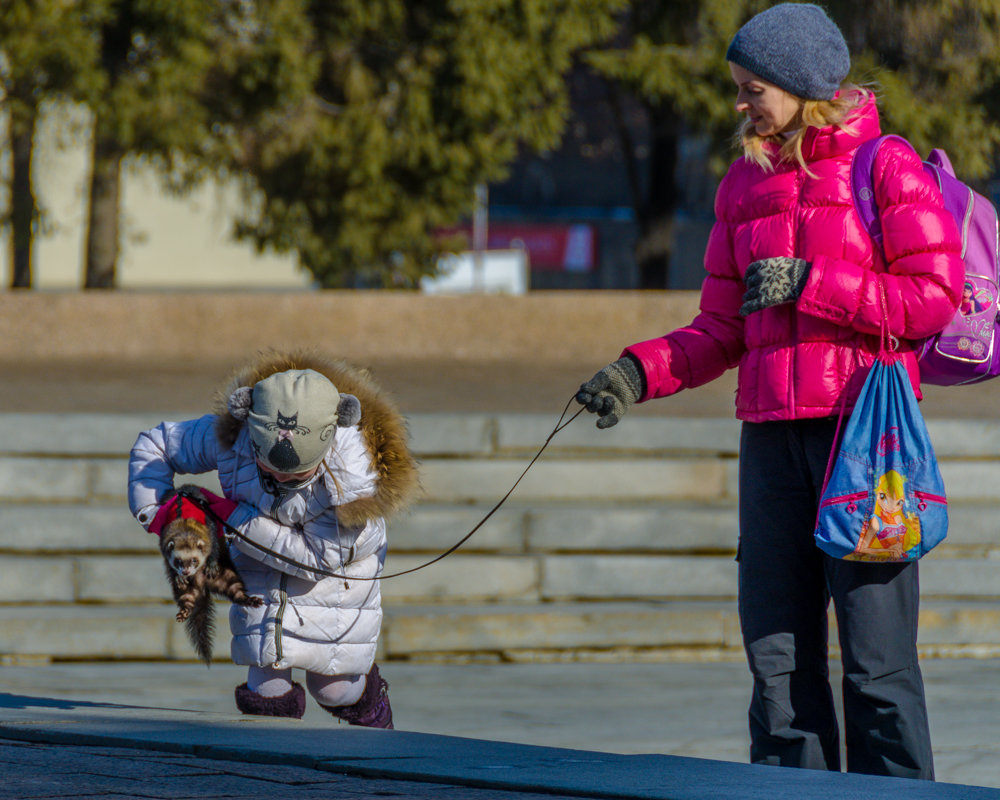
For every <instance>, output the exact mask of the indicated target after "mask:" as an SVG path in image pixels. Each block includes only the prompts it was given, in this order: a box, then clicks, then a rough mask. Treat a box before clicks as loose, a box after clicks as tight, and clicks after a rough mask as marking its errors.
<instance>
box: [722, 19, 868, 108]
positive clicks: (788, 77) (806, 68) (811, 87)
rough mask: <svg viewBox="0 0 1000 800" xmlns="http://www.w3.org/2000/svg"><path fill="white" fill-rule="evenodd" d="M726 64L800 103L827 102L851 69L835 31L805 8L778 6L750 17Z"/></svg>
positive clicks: (828, 21)
mask: <svg viewBox="0 0 1000 800" xmlns="http://www.w3.org/2000/svg"><path fill="white" fill-rule="evenodd" d="M726 61H732V62H733V63H734V64H737V65H739V66H741V67H743V68H744V69H748V70H750V72H752V73H753V74H754V75H757V76H758V77H760V78H763V79H764V80H765V81H768V82H769V83H773V84H774V85H775V86H780V87H781V88H782V89H784V90H785V91H786V92H789V93H791V94H793V95H795V96H796V97H801V98H803V99H805V100H829V99H831V98H832V97H833V96H834V94H836V92H837V90H838V89H839V88H840V84H841V83H842V82H843V80H844V78H846V77H847V73H848V72H849V71H850V69H851V54H850V52H848V49H847V42H845V41H844V36H843V34H842V33H841V32H840V28H838V27H837V25H836V23H835V22H834V21H833V20H831V19H830V18H829V17H828V16H827V15H826V12H825V11H824V10H823V9H822V8H820V7H819V6H816V5H813V4H811V3H780V4H779V5H776V6H773V7H772V8H769V9H767V11H761V12H760V13H759V14H757V16H755V17H752V18H751V19H750V21H749V22H747V24H746V25H744V26H743V27H742V28H740V29H739V30H738V31H737V32H736V35H735V36H734V37H733V40H732V42H730V43H729V49H728V50H727V51H726Z"/></svg>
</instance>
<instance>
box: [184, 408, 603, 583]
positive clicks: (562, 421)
mask: <svg viewBox="0 0 1000 800" xmlns="http://www.w3.org/2000/svg"><path fill="white" fill-rule="evenodd" d="M573 400H574V397H571V398H570V399H569V401H568V402H567V403H566V407H565V408H563V412H562V414H560V415H559V421H558V422H556V425H555V427H554V428H553V429H552V433H550V434H549V435H548V436H547V437H546V439H545V441H544V442H543V443H542V446H541V447H540V448H538V452H537V453H535V455H534V457H533V458H532V459H531V461H529V462H528V466H526V467H525V468H524V471H523V472H522V473H521V474H520V476H519V477H518V479H517V480H516V481H514V485H513V486H511V487H510V489H509V490H508V492H507V494H505V495H504V496H503V497H501V498H500V500H499V502H497V504H496V505H495V506H493V508H491V509H490V510H489V511H488V512H487V514H486V516H484V517H483V518H482V519H481V520H479V522H478V523H476V525H475V527H474V528H473V529H472V530H471V531H469V532H468V533H467V534H465V536H463V537H462V538H461V539H459V540H458V541H457V542H455V544H453V545H452V546H451V547H449V548H448V549H447V550H445V551H444V552H443V553H441V554H440V555H438V556H435V557H434V558H432V559H431V560H430V561H427V562H424V563H423V564H420V565H418V566H416V567H411V568H410V569H405V570H403V571H402V572H393V573H391V574H390V575H379V576H378V577H375V578H369V577H362V576H359V575H343V574H341V573H338V572H331V571H329V570H325V569H322V568H320V567H310V566H308V565H306V564H300V563H299V562H298V561H295V560H294V559H291V558H289V557H288V556H285V555H282V554H281V553H276V552H275V551H274V550H271V549H270V548H267V547H264V546H263V545H260V544H257V543H256V542H254V541H251V540H250V539H248V538H247V537H246V536H245V535H244V534H242V533H240V531H238V530H237V529H236V528H234V527H233V526H232V525H230V524H229V523H228V522H226V521H225V520H224V519H222V517H220V516H219V515H218V514H216V513H215V512H214V511H213V510H212V509H211V508H209V506H208V503H207V502H205V500H204V499H202V498H201V497H200V496H198V495H194V494H190V493H188V492H186V491H184V490H183V489H180V490H178V495H181V496H183V497H186V498H187V499H188V500H190V501H191V502H192V503H194V504H195V505H196V506H198V507H199V508H200V509H201V510H202V511H204V512H205V514H207V515H208V516H210V517H212V519H214V520H215V521H216V522H218V523H219V524H220V525H222V527H223V528H224V529H225V531H226V534H227V536H226V539H227V540H229V539H232V538H237V539H239V540H241V541H243V542H246V543H247V544H248V545H250V546H251V547H254V548H256V549H257V550H260V551H261V552H262V553H266V554H267V555H269V556H271V557H272V558H276V559H278V560H279V561H284V562H285V563H286V564H289V565H290V566H293V567H297V568H298V569H302V570H305V571H307V572H312V573H315V574H317V575H323V576H325V577H328V578H340V579H341V580H345V581H378V580H388V579H389V578H398V577H399V576H400V575H409V574H410V573H411V572H416V571H417V570H421V569H424V568H425V567H429V566H430V565H431V564H436V563H437V562H438V561H440V560H441V559H443V558H447V557H448V556H450V555H451V554H452V553H454V552H455V551H456V550H458V548H459V547H461V546H462V545H463V544H465V543H466V542H467V541H469V539H471V538H472V536H473V534H475V533H476V531H478V530H479V529H480V528H481V527H483V525H485V524H486V521H487V520H488V519H489V518H490V517H492V516H493V515H494V514H495V513H496V512H497V511H498V510H499V509H500V506H502V505H503V504H504V503H506V502H507V499H508V498H509V497H510V496H511V495H512V494H513V493H514V490H515V489H516V488H517V486H518V484H519V483H520V482H521V481H522V480H523V478H524V476H525V475H527V474H528V470H530V469H531V468H532V467H533V466H534V465H535V462H536V461H538V459H539V458H540V457H541V455H542V453H544V452H545V448H546V447H548V446H549V442H551V441H552V440H553V439H554V438H555V436H556V434H557V433H559V432H560V431H561V430H562V429H563V428H565V427H566V426H567V425H569V424H570V423H571V422H572V421H573V420H575V419H576V418H577V417H578V416H580V414H582V413H583V412H584V411H585V410H586V408H585V407H582V408H580V409H579V410H578V411H577V412H576V413H575V414H574V415H573V416H571V417H570V418H569V419H566V414H567V413H568V412H569V408H570V405H572V403H573Z"/></svg>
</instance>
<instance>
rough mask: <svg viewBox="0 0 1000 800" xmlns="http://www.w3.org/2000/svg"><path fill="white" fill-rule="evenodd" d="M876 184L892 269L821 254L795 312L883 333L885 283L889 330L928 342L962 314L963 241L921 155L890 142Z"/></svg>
mask: <svg viewBox="0 0 1000 800" xmlns="http://www.w3.org/2000/svg"><path fill="white" fill-rule="evenodd" d="M874 185H875V199H876V203H877V205H878V208H879V210H880V211H879V213H880V218H881V221H882V231H883V235H884V241H883V249H884V254H885V263H886V267H887V272H885V273H881V274H880V273H878V272H876V271H873V270H871V269H869V268H867V267H865V266H861V265H859V264H854V263H851V262H849V261H845V260H843V259H838V258H829V257H826V256H818V257H816V258H815V259H814V260H813V263H812V269H811V270H810V272H809V278H808V280H807V281H806V285H805V289H804V290H803V293H802V296H801V297H800V298H799V300H798V305H797V308H798V310H799V311H801V312H803V313H805V314H809V315H811V316H814V317H819V318H821V319H825V320H828V321H830V322H833V323H834V324H837V325H842V326H851V327H853V328H854V329H855V330H858V331H860V332H862V333H869V334H878V333H879V330H880V325H881V320H882V317H883V313H882V308H881V302H880V300H879V284H883V285H884V287H885V292H886V307H887V310H888V323H889V332H890V333H892V334H894V335H895V336H898V337H899V338H902V339H923V338H925V337H927V336H930V335H932V334H935V333H937V332H939V331H940V330H941V329H942V328H943V327H944V326H945V325H946V324H948V322H949V321H950V320H951V318H952V317H953V316H954V314H955V311H956V310H957V309H958V304H959V302H960V300H961V295H962V282H963V279H964V276H965V266H964V264H963V262H962V258H961V249H962V241H961V236H960V234H959V231H958V228H957V226H956V225H955V221H954V220H953V219H952V217H951V215H950V214H949V213H948V212H947V211H946V210H945V208H944V205H943V201H942V199H941V193H940V191H939V190H938V188H937V186H936V185H935V183H934V181H933V179H932V178H931V177H930V176H929V175H928V174H927V173H926V172H925V171H924V169H923V167H922V166H921V163H920V158H919V157H918V156H917V154H916V153H915V152H913V150H911V149H910V148H908V147H906V146H905V145H904V144H902V143H901V142H895V141H889V142H886V144H885V145H883V147H882V148H881V150H880V151H879V156H878V159H877V160H876V162H875V168H874Z"/></svg>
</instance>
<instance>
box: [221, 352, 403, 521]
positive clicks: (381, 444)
mask: <svg viewBox="0 0 1000 800" xmlns="http://www.w3.org/2000/svg"><path fill="white" fill-rule="evenodd" d="M290 369H311V370H315V371H316V372H319V373H320V374H321V375H324V376H326V377H327V378H329V379H330V381H331V382H332V383H333V385H334V386H336V387H337V390H338V391H339V392H341V393H342V394H351V395H354V396H355V397H357V398H358V400H359V401H360V403H361V420H360V422H359V423H358V427H359V429H360V430H361V434H362V436H363V437H364V440H365V442H366V443H367V445H368V451H369V453H370V454H371V457H372V466H373V468H374V469H375V471H376V473H377V474H378V485H377V487H376V490H375V494H374V495H373V496H372V497H366V498H362V499H360V500H354V501H352V502H350V503H347V504H345V505H342V506H339V507H338V509H337V516H338V518H339V519H340V521H341V522H342V523H343V524H345V525H350V526H354V525H362V524H364V523H365V522H367V521H368V520H370V519H373V518H375V517H391V516H393V515H394V514H398V513H399V512H401V511H403V510H405V509H406V508H407V507H408V506H409V505H410V504H411V503H412V502H414V500H415V499H416V497H417V494H418V493H419V489H420V483H419V478H418V475H417V465H416V461H415V460H414V459H413V456H412V455H411V454H410V450H409V446H408V435H407V429H406V422H405V420H404V418H403V416H402V414H401V413H400V412H399V411H398V410H397V409H396V406H395V404H394V403H393V402H392V401H391V400H390V399H389V398H388V397H386V395H385V393H384V392H383V391H382V389H381V388H380V387H379V386H378V385H377V384H376V383H375V381H374V379H373V378H372V376H371V374H370V373H369V372H368V371H367V370H364V369H360V368H358V367H354V366H352V365H350V364H348V363H346V362H344V361H339V360H335V359H328V358H324V357H323V356H320V355H317V354H315V353H314V352H311V351H304V350H292V351H279V350H267V351H264V352H262V353H260V354H259V355H258V356H257V358H255V359H254V360H253V361H251V362H250V363H248V364H247V365H245V366H244V367H242V368H241V369H238V370H237V371H236V372H235V373H234V374H233V375H232V377H231V378H230V380H229V381H228V382H227V383H226V385H225V386H224V387H223V388H222V389H221V390H220V391H219V392H218V393H217V394H216V398H215V413H216V415H217V420H216V424H215V435H216V438H217V439H218V440H219V443H220V444H221V445H222V446H223V447H224V448H226V449H230V448H232V446H233V445H234V444H235V442H236V439H237V437H238V436H239V434H240V431H241V430H242V428H243V426H244V425H245V424H246V423H245V421H242V420H238V419H236V418H235V417H234V416H233V415H232V414H231V413H230V411H229V397H230V395H232V393H233V392H234V391H236V389H238V388H239V387H241V386H249V387H253V386H254V384H256V383H257V382H258V381H261V380H263V379H264V378H267V377H268V376H270V375H273V374H275V373H277V372H284V371H286V370H290Z"/></svg>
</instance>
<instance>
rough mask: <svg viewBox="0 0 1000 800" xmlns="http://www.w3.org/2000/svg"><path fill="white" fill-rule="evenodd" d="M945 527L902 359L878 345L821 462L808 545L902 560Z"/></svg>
mask: <svg viewBox="0 0 1000 800" xmlns="http://www.w3.org/2000/svg"><path fill="white" fill-rule="evenodd" d="M883 341H885V332H884V331H883ZM838 428H839V426H838ZM834 444H835V445H836V441H835V442H834ZM832 460H833V455H832V454H831V461H832ZM947 533H948V501H947V500H946V499H945V491H944V481H943V480H942V479H941V471H940V470H939V469H938V463H937V459H936V458H935V457H934V448H933V447H932V446H931V440H930V437H929V436H928V435H927V426H926V425H925V424H924V419H923V416H922V415H921V413H920V409H919V408H918V407H917V399H916V397H915V396H914V394H913V387H912V386H911V385H910V379H909V377H908V376H907V374H906V370H905V368H904V367H903V364H902V361H901V360H900V358H899V356H898V355H896V354H895V353H894V352H891V351H889V350H887V349H886V348H885V347H884V346H883V347H882V348H881V351H880V352H879V354H878V357H877V358H876V359H875V362H874V363H873V364H872V368H871V372H870V373H869V374H868V378H867V380H866V381H865V385H864V387H863V388H862V389H861V394H860V396H859V397H858V400H857V404H856V405H855V406H854V410H853V411H852V412H851V416H850V419H849V420H848V422H847V428H846V429H845V430H844V438H843V441H842V442H841V445H840V450H839V452H837V456H836V461H835V462H834V463H833V469H832V471H831V470H830V468H829V465H828V466H827V476H826V481H825V483H824V488H823V493H822V496H821V498H820V504H819V513H818V515H817V519H816V532H815V538H816V544H817V545H818V546H819V548H820V549H821V550H823V552H825V553H828V554H830V555H831V556H835V557H836V558H844V559H850V560H854V561H877V562H905V561H915V560H916V559H918V558H920V557H921V556H923V555H924V553H927V552H929V551H930V550H931V549H932V548H933V547H935V546H936V545H937V544H938V543H939V542H941V541H942V540H943V539H944V537H945V535H946V534H947Z"/></svg>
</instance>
